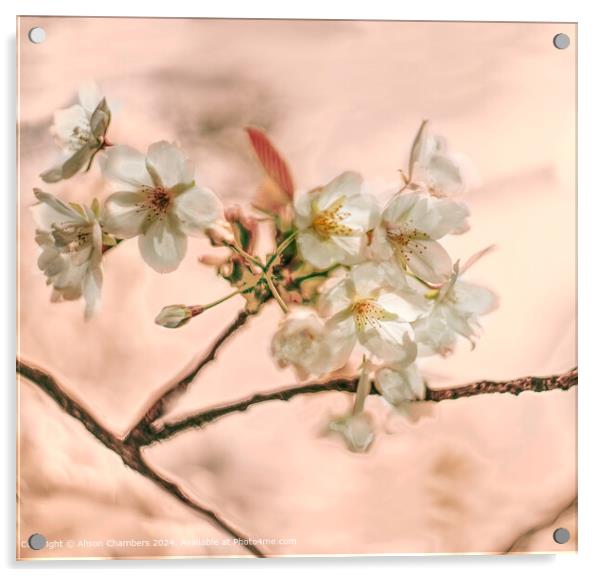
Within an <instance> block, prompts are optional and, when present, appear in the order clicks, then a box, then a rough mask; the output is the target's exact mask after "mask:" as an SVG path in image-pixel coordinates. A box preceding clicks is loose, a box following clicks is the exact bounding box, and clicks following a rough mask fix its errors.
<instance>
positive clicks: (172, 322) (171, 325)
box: [155, 305, 205, 329]
mask: <svg viewBox="0 0 602 577" xmlns="http://www.w3.org/2000/svg"><path fill="white" fill-rule="evenodd" d="M204 310H205V309H204V307H202V306H200V305H196V306H186V305H169V306H167V307H163V309H162V310H161V312H160V313H159V314H158V315H157V318H156V319H155V322H156V323H157V324H158V325H161V326H162V327H166V328H168V329H177V328H179V327H181V326H184V325H185V324H186V323H187V322H188V321H189V320H190V319H191V318H192V317H195V316H197V315H200V314H201V313H202V312H203V311H204Z"/></svg>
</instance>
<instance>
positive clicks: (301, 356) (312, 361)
mask: <svg viewBox="0 0 602 577" xmlns="http://www.w3.org/2000/svg"><path fill="white" fill-rule="evenodd" d="M271 352H272V356H273V357H274V359H275V360H276V363H277V364H278V366H279V367H281V368H285V367H288V366H292V367H293V368H294V369H295V371H296V373H297V376H298V377H299V379H301V380H303V379H306V378H307V377H308V376H309V375H323V374H324V373H326V372H328V371H329V370H330V364H331V355H330V346H329V343H328V341H327V339H326V338H325V331H324V322H323V321H322V319H320V318H319V317H318V316H317V315H316V314H315V313H314V312H313V311H308V310H306V309H298V310H296V311H293V312H292V313H291V314H289V315H288V316H287V317H286V318H285V319H284V320H283V321H282V322H281V324H280V327H279V329H278V331H277V332H276V333H275V334H274V337H273V338H272V344H271Z"/></svg>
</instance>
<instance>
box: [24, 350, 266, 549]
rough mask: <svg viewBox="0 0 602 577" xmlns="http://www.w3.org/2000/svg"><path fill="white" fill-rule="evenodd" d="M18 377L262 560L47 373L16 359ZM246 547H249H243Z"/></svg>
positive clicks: (132, 467)
mask: <svg viewBox="0 0 602 577" xmlns="http://www.w3.org/2000/svg"><path fill="white" fill-rule="evenodd" d="M17 373H19V374H20V375H22V376H23V377H25V378H26V379H28V380H29V381H31V382H32V383H34V384H35V385H37V386H38V387H39V388H40V389H42V390H43V391H44V392H45V393H46V394H48V396H50V397H51V398H52V399H53V400H54V401H55V402H56V403H57V405H59V407H61V408H62V409H63V411H65V412H66V413H67V414H68V415H70V416H72V417H73V418H74V419H76V420H78V421H79V422H80V423H81V424H82V425H84V427H86V429H88V431H89V432H90V433H92V435H94V437H96V438H97V439H98V440H99V441H100V442H101V443H102V444H103V445H104V446H105V447H107V448H108V449H110V450H111V451H113V452H114V453H116V454H117V455H119V457H121V460H122V461H123V462H124V464H125V465H126V466H128V467H130V468H131V469H133V470H135V471H137V472H138V473H140V475H142V476H143V477H145V478H147V479H149V480H150V481H152V482H153V483H155V485H158V486H159V487H161V488H162V489H163V490H165V491H166V492H167V493H169V494H170V495H172V496H173V497H175V498H176V499H178V500H179V501H180V502H182V503H183V504H184V505H186V506H187V507H188V508H190V509H192V510H194V511H196V512H197V513H200V514H201V515H202V516H204V517H205V518H207V519H208V520H209V521H210V522H211V523H213V524H214V525H215V526H217V527H218V528H220V529H221V530H223V531H224V532H226V533H227V534H228V535H230V536H231V537H233V538H234V539H237V540H239V543H240V544H241V546H243V547H245V548H246V549H247V550H248V551H249V552H251V553H252V554H253V555H255V556H257V557H265V554H264V553H263V552H262V551H261V550H260V549H258V548H257V547H256V546H255V545H253V544H252V543H251V542H250V541H248V538H247V537H246V536H244V535H242V534H241V533H240V532H239V531H237V530H236V529H234V528H233V527H232V526H231V525H230V524H229V523H227V522H226V521H225V520H224V519H222V518H221V517H220V516H219V515H218V514H217V513H215V512H214V511H212V510H211V509H209V508H207V507H204V506H203V505H201V504H200V503H198V502H196V501H194V500H193V499H192V498H191V497H189V496H188V495H186V493H184V491H182V489H181V488H180V487H179V486H178V485H177V484H175V483H173V482H172V481H169V480H168V479H166V478H165V477H163V476H161V475H160V474H159V473H157V472H156V471H155V470H154V469H153V468H152V467H150V465H149V464H148V463H147V462H146V461H145V460H144V458H143V456H142V453H141V451H140V446H138V445H135V444H134V443H131V442H126V441H124V440H121V439H119V438H118V437H117V436H116V435H114V434H113V433H111V432H110V431H109V430H108V429H107V428H106V427H104V426H103V425H102V424H101V423H100V422H99V421H98V420H96V419H95V418H94V417H93V416H92V414H91V413H90V411H89V410H88V409H86V408H85V407H84V406H83V405H82V404H81V403H80V402H79V401H77V400H75V399H74V398H73V397H71V396H70V395H68V394H67V393H66V392H65V391H64V390H63V388H62V387H61V385H60V384H59V383H58V381H57V380H56V379H55V378H54V377H53V376H52V375H51V374H49V373H47V372H46V371H43V370H41V369H38V368H36V367H34V366H32V365H30V364H29V363H26V362H25V361H22V360H19V359H17ZM245 543H248V544H245Z"/></svg>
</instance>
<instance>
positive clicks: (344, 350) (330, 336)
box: [326, 310, 357, 371]
mask: <svg viewBox="0 0 602 577" xmlns="http://www.w3.org/2000/svg"><path fill="white" fill-rule="evenodd" d="M326 339H327V341H328V343H329V344H330V354H331V355H332V356H331V367H330V370H331V371H336V370H338V369H340V368H341V367H343V366H344V365H345V363H346V362H347V361H348V360H349V357H350V356H351V353H352V352H353V348H354V347H355V343H356V342H357V335H356V330H355V321H354V320H353V316H352V315H351V312H349V311H346V310H345V311H341V312H340V313H337V314H336V315H334V316H333V317H332V318H331V319H329V320H328V321H327V323H326Z"/></svg>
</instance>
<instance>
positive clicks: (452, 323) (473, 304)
mask: <svg viewBox="0 0 602 577" xmlns="http://www.w3.org/2000/svg"><path fill="white" fill-rule="evenodd" d="M460 274H461V273H460V271H459V267H458V263H456V265H455V266H454V272H453V274H452V276H451V278H450V279H449V280H448V281H447V282H446V283H445V284H444V285H443V286H442V287H441V288H440V289H438V290H434V291H430V293H427V296H428V297H429V298H430V299H432V300H433V308H432V311H431V313H430V314H429V315H427V316H423V317H422V318H420V319H418V320H417V321H416V322H415V323H413V327H414V331H415V334H416V341H417V342H418V350H419V353H420V354H421V355H430V354H440V355H442V356H446V355H448V354H450V353H451V352H452V351H453V349H454V347H455V345H456V341H457V336H458V335H460V336H463V337H464V338H466V339H468V340H469V341H470V343H471V345H472V347H473V348H474V347H475V337H476V336H477V335H478V330H479V329H480V324H479V316H480V315H484V314H487V313H489V312H491V311H493V310H494V309H495V308H496V306H497V297H496V295H495V294H494V293H493V292H492V291H490V290H489V289H487V288H485V287H481V286H477V285H474V284H471V283H468V282H465V281H463V280H460V278H459V277H460Z"/></svg>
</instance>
